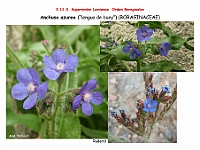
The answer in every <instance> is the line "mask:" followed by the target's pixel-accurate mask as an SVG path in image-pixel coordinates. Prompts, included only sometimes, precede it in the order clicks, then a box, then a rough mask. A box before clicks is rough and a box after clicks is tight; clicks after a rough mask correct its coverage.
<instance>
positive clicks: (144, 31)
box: [136, 26, 153, 42]
mask: <svg viewBox="0 0 200 150" xmlns="http://www.w3.org/2000/svg"><path fill="white" fill-rule="evenodd" d="M136 34H137V40H138V41H139V42H142V41H143V40H144V41H149V40H151V38H150V36H152V34H153V29H149V28H148V27H147V26H142V27H141V28H138V29H137V31H136Z"/></svg>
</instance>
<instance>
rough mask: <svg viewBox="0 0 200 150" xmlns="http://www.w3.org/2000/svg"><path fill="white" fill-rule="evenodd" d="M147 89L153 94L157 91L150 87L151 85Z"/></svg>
mask: <svg viewBox="0 0 200 150" xmlns="http://www.w3.org/2000/svg"><path fill="white" fill-rule="evenodd" d="M148 89H149V91H150V92H151V93H153V94H156V93H157V92H158V90H156V89H155V88H152V87H149V88H148Z"/></svg>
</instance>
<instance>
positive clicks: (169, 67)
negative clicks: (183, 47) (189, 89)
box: [141, 60, 182, 72]
mask: <svg viewBox="0 0 200 150" xmlns="http://www.w3.org/2000/svg"><path fill="white" fill-rule="evenodd" d="M173 70H176V71H179V70H182V68H181V67H179V66H178V65H176V64H174V63H173V62H171V61H168V60H161V61H159V62H155V63H149V64H147V65H145V66H144V67H142V68H141V71H142V72H147V71H151V72H160V71H161V72H173Z"/></svg>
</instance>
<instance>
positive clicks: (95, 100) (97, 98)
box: [90, 91, 104, 105]
mask: <svg viewBox="0 0 200 150" xmlns="http://www.w3.org/2000/svg"><path fill="white" fill-rule="evenodd" d="M103 99H104V97H103V94H102V93H101V92H98V91H97V92H92V99H91V100H90V102H91V103H92V104H94V105H100V104H101V103H102V102H103Z"/></svg>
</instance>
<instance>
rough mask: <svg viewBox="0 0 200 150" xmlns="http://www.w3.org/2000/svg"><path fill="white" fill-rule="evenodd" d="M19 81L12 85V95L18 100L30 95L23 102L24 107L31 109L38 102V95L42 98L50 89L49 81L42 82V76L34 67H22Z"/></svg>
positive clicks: (18, 73) (18, 77) (18, 76)
mask: <svg viewBox="0 0 200 150" xmlns="http://www.w3.org/2000/svg"><path fill="white" fill-rule="evenodd" d="M16 76H17V80H18V82H19V83H17V84H15V85H14V86H13V87H12V90H11V95H12V96H13V97H14V98H15V99H17V100H23V99H24V98H26V97H27V96H28V98H27V99H26V100H25V102H24V104H23V108H24V109H30V108H32V107H33V106H34V105H35V104H36V100H37V97H39V98H40V100H42V99H43V98H44V96H45V94H46V92H47V90H48V84H47V82H44V83H42V84H40V77H39V76H38V74H37V72H36V71H35V70H34V69H33V68H29V69H26V68H22V69H20V70H18V71H17V75H16Z"/></svg>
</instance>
